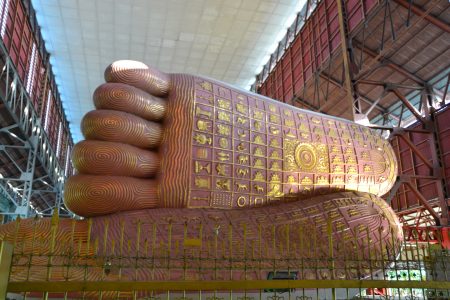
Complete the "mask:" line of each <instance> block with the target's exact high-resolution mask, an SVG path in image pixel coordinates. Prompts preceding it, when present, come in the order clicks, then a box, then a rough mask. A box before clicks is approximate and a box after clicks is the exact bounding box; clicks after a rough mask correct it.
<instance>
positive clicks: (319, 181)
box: [316, 176, 328, 185]
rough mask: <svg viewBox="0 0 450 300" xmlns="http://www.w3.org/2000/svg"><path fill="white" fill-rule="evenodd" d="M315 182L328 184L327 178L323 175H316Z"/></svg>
mask: <svg viewBox="0 0 450 300" xmlns="http://www.w3.org/2000/svg"><path fill="white" fill-rule="evenodd" d="M316 183H317V184H320V185H325V184H328V179H327V178H325V177H324V176H318V177H317V178H316Z"/></svg>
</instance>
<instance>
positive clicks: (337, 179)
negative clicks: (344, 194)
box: [331, 176, 344, 185]
mask: <svg viewBox="0 0 450 300" xmlns="http://www.w3.org/2000/svg"><path fill="white" fill-rule="evenodd" d="M343 183H344V178H343V177H341V176H333V177H332V179H331V184H334V185H337V184H343Z"/></svg>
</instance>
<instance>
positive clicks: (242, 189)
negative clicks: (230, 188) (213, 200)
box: [236, 182, 248, 192]
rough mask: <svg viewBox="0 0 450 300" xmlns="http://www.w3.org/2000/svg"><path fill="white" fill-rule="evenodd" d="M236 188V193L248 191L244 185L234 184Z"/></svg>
mask: <svg viewBox="0 0 450 300" xmlns="http://www.w3.org/2000/svg"><path fill="white" fill-rule="evenodd" d="M236 187H237V191H238V192H243V191H248V186H247V185H246V184H245V183H238V182H236Z"/></svg>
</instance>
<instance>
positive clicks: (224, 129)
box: [217, 124, 231, 136]
mask: <svg viewBox="0 0 450 300" xmlns="http://www.w3.org/2000/svg"><path fill="white" fill-rule="evenodd" d="M217 131H218V133H219V134H221V135H227V136H229V135H230V132H231V130H230V127H229V126H226V125H222V124H217Z"/></svg>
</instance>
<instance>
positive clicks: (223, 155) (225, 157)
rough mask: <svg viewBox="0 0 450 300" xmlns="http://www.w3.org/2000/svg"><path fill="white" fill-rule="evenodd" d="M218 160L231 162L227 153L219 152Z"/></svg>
mask: <svg viewBox="0 0 450 300" xmlns="http://www.w3.org/2000/svg"><path fill="white" fill-rule="evenodd" d="M217 159H218V160H220V161H229V160H230V154H229V153H226V152H218V153H217Z"/></svg>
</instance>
